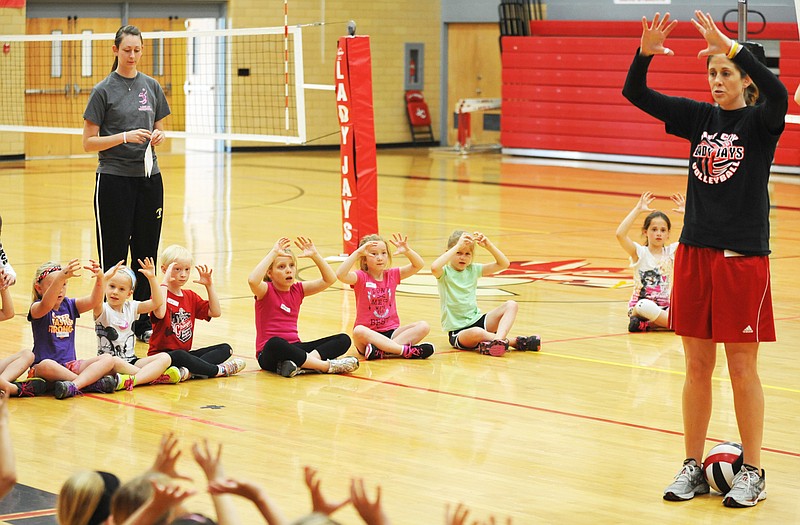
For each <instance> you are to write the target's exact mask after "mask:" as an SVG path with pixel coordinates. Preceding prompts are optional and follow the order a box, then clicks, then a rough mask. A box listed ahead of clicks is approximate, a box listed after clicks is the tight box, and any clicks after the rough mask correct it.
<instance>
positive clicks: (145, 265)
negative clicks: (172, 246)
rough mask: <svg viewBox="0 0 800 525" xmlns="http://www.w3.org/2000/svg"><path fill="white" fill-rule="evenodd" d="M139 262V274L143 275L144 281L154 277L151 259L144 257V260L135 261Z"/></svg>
mask: <svg viewBox="0 0 800 525" xmlns="http://www.w3.org/2000/svg"><path fill="white" fill-rule="evenodd" d="M137 261H138V262H139V266H141V268H139V273H140V274H142V275H144V276H145V278H146V279H150V278H151V277H155V276H156V264H155V263H154V262H153V258H152V257H145V258H144V260H142V259H137Z"/></svg>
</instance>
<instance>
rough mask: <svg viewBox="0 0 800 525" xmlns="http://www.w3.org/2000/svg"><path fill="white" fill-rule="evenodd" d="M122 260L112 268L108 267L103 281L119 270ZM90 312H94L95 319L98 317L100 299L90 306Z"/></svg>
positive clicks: (100, 309)
mask: <svg viewBox="0 0 800 525" xmlns="http://www.w3.org/2000/svg"><path fill="white" fill-rule="evenodd" d="M123 262H125V261H120V262H118V263H117V264H116V265H115V266H114V267H113V268H109V269H108V271H107V272H106V273H105V274H104V275H103V279H104V281H103V283H107V282H108V280H109V279H111V278H112V277H114V275H116V273H117V270H119V267H120V265H121V264H122V263H123ZM95 284H97V283H95ZM92 313H93V314H94V318H95V319H97V318H98V317H100V314H102V313H103V301H100V302H99V303H97V304H96V305H94V308H92Z"/></svg>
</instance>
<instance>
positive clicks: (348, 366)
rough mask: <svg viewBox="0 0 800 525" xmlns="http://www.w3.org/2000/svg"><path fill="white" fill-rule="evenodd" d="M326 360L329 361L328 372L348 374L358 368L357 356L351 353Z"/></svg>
mask: <svg viewBox="0 0 800 525" xmlns="http://www.w3.org/2000/svg"><path fill="white" fill-rule="evenodd" d="M328 362H329V363H330V367H329V368H328V373H329V374H349V373H350V372H355V371H356V370H358V358H357V357H354V356H352V355H348V356H344V357H340V358H339V359H330V360H329V361H328Z"/></svg>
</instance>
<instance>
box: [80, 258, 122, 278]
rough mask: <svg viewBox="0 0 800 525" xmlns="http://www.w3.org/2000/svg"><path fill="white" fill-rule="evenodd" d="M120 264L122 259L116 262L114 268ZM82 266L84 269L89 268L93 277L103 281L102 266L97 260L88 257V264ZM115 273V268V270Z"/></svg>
mask: <svg viewBox="0 0 800 525" xmlns="http://www.w3.org/2000/svg"><path fill="white" fill-rule="evenodd" d="M121 264H122V261H120V262H118V263H117V264H116V266H115V267H114V268H119V266H120V265H121ZM83 268H84V269H85V270H89V271H90V272H92V274H93V275H94V278H95V279H97V280H98V281H100V282H103V279H104V278H105V277H104V275H103V267H102V266H100V264H99V263H98V262H97V261H93V260H92V259H89V264H87V265H86V266H84V267H83ZM115 273H116V270H115ZM112 275H113V274H112Z"/></svg>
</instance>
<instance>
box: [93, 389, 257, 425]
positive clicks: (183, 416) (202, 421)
mask: <svg viewBox="0 0 800 525" xmlns="http://www.w3.org/2000/svg"><path fill="white" fill-rule="evenodd" d="M83 397H90V398H92V399H97V400H98V401H105V402H106V403H114V404H115V405H122V406H126V407H131V408H135V409H137V410H145V411H147V412H153V413H154V414H160V415H164V416H171V417H177V418H181V419H186V420H188V421H194V422H195V423H200V424H202V425H210V426H212V427H219V428H224V429H226V430H233V431H234V432H244V431H245V429H243V428H239V427H234V426H232V425H226V424H224V423H216V422H214V421H209V420H207V419H200V418H199V417H194V416H187V415H186V414H178V413H177V412H169V411H167V410H159V409H157V408H152V407H147V406H142V405H136V404H134V403H126V402H124V401H117V400H116V399H109V398H107V397H104V396H98V395H96V394H85V395H84V396H83Z"/></svg>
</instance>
